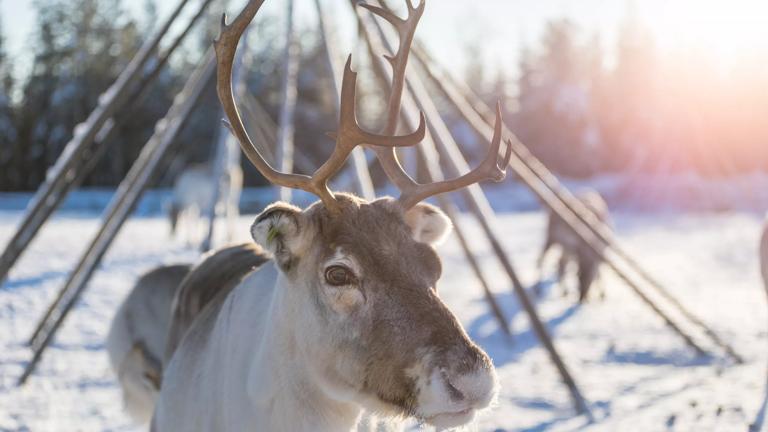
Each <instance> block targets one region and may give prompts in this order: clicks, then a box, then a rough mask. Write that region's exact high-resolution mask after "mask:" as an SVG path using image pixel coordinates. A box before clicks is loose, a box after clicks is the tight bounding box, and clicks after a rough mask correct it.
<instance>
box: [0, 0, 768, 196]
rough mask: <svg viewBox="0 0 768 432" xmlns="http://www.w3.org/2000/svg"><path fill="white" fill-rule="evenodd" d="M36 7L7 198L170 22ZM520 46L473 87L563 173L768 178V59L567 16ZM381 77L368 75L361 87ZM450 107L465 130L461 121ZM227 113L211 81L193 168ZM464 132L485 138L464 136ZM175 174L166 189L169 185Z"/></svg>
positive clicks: (268, 46)
mask: <svg viewBox="0 0 768 432" xmlns="http://www.w3.org/2000/svg"><path fill="white" fill-rule="evenodd" d="M35 8H36V10H37V22H35V23H34V25H35V31H34V32H33V38H32V40H31V41H30V43H29V50H30V52H29V55H30V56H31V59H32V64H31V67H30V69H29V74H28V75H27V76H24V77H18V76H14V75H13V73H12V70H13V67H12V65H13V62H14V59H13V58H12V57H9V56H8V55H7V53H6V51H5V50H4V47H3V36H2V35H3V32H2V29H0V191H29V190H34V189H35V188H36V187H37V186H38V185H39V184H40V183H41V182H42V181H43V180H44V178H45V173H46V170H47V169H48V167H49V166H50V165H52V164H53V163H54V162H55V160H56V159H57V158H58V156H59V155H60V154H61V152H62V150H63V149H64V146H65V145H66V143H67V142H68V141H69V139H70V138H71V136H72V133H73V130H74V128H75V126H76V125H77V124H78V123H80V122H82V121H83V120H84V119H85V118H86V117H87V116H88V114H89V112H90V111H91V110H92V109H93V108H94V107H95V106H96V104H97V102H98V98H99V96H100V95H101V94H102V93H103V92H104V91H106V90H107V89H108V87H109V86H110V85H111V84H112V83H113V82H114V80H115V79H116V78H117V76H118V75H119V73H120V72H121V71H122V69H123V68H124V67H125V66H126V65H127V63H128V62H129V61H130V59H131V57H132V56H133V55H134V54H135V53H136V51H137V50H138V48H139V46H140V44H141V42H142V40H143V39H144V38H145V37H147V35H149V34H151V32H152V30H153V29H155V27H156V26H157V25H159V24H158V22H157V18H156V13H155V10H154V3H153V1H152V0H147V1H146V6H145V9H146V13H145V16H146V18H145V19H142V20H138V19H137V18H136V17H133V16H131V15H130V14H128V13H124V12H125V8H124V5H123V4H122V2H121V0H37V1H36V3H35ZM209 10H210V11H218V10H221V6H219V7H217V6H216V4H214V5H213V6H212V7H211V8H210V9H209ZM119 11H122V12H119ZM218 19H219V18H218V14H216V13H212V12H211V13H209V14H208V16H206V17H205V18H204V19H203V20H202V22H200V23H198V24H197V25H196V27H195V30H194V31H193V34H192V35H190V37H189V38H188V40H187V43H186V44H185V45H184V46H183V47H182V49H180V50H179V51H178V52H177V53H175V54H174V56H173V57H172V59H171V62H170V65H169V66H168V67H167V68H166V69H165V70H164V71H163V73H162V74H161V75H160V77H159V79H157V80H156V81H155V83H154V84H153V89H152V91H151V94H150V97H148V98H146V99H144V100H141V101H138V102H137V103H136V105H135V107H134V109H133V110H132V111H131V113H130V115H129V116H128V118H126V119H124V121H122V122H121V127H120V132H119V133H118V134H117V137H116V138H115V139H114V140H113V141H112V142H110V143H109V144H108V145H109V150H108V151H107V156H106V157H104V158H103V160H102V161H100V163H99V164H98V165H97V166H96V167H95V169H94V170H93V172H92V173H91V174H90V175H89V176H88V177H87V178H86V180H85V182H84V186H86V187H113V186H115V185H117V183H119V181H120V180H121V179H122V178H123V177H124V175H125V173H126V172H127V171H128V169H129V168H130V165H131V163H132V162H133V160H134V159H135V158H136V156H137V155H138V153H139V152H140V150H141V148H142V146H143V145H144V143H145V142H146V140H147V138H148V137H149V136H150V135H151V133H152V131H153V130H154V125H155V122H156V121H157V120H158V119H159V118H161V117H162V116H163V115H164V114H165V112H166V111H167V109H168V107H169V106H170V104H171V102H172V99H173V96H174V95H175V94H176V92H177V91H178V90H179V89H180V88H181V86H182V85H183V83H184V80H185V79H186V74H187V73H188V72H189V71H190V70H191V68H192V67H193V65H194V64H195V63H196V62H197V60H198V59H199V58H200V56H201V55H202V53H203V52H204V51H205V49H207V48H208V46H209V44H210V41H211V40H212V38H213V36H214V35H215V32H216V31H217V27H218ZM280 22H281V20H269V19H265V20H261V21H260V24H259V28H258V29H257V31H253V32H251V34H252V35H253V34H256V33H258V35H259V37H258V38H255V37H252V38H251V39H252V41H253V42H252V43H251V44H250V49H251V50H252V51H253V55H254V58H255V59H257V61H255V62H253V64H252V65H251V66H250V67H249V76H248V83H249V89H250V91H251V92H252V93H253V94H254V95H255V96H256V97H257V98H258V99H259V100H260V101H261V103H262V104H264V106H265V108H266V109H267V111H268V112H269V113H270V115H271V116H272V118H273V119H276V118H277V112H278V104H279V100H278V93H279V92H278V86H279V76H280V70H279V68H280V56H281V53H282V49H281V47H280V45H281V42H282V32H281V29H280V28H279V24H280ZM681 25H684V23H681ZM169 39H170V38H169ZM300 40H301V46H302V51H301V52H302V60H301V62H302V69H301V70H302V72H301V74H300V77H299V104H298V112H297V125H296V131H297V136H296V143H297V146H298V147H299V148H301V149H302V151H303V152H304V153H306V154H307V156H308V158H309V159H310V160H313V161H316V162H317V165H318V166H319V164H320V161H322V160H323V158H324V157H325V156H326V155H327V152H329V151H330V149H331V148H330V146H331V144H330V142H327V141H326V140H325V139H324V138H322V137H323V135H324V133H325V132H326V131H328V130H332V129H333V128H334V123H335V113H334V111H333V107H334V105H333V103H332V100H331V95H330V94H329V90H328V89H329V88H330V83H329V79H328V77H327V76H326V73H325V68H324V64H323V56H322V52H321V50H320V46H319V41H318V40H317V38H316V35H315V34H314V33H312V32H309V31H306V30H303V31H302V33H301V35H300ZM471 42H472V43H471V44H469V45H468V46H471V48H470V49H476V50H480V51H482V42H483V41H482V40H478V41H471ZM163 48H164V47H163V46H162V45H161V50H162V49H163ZM510 49H515V50H517V49H522V51H521V55H520V59H521V60H520V62H519V65H518V70H514V71H508V70H500V69H499V68H494V67H492V66H491V67H489V66H488V64H487V63H485V62H483V61H482V58H483V56H482V55H472V56H468V58H471V59H475V60H474V61H471V62H470V63H469V64H468V65H467V67H466V69H465V70H464V71H460V73H459V75H460V78H462V79H464V80H465V81H466V82H467V83H468V84H469V85H470V86H471V87H473V88H474V89H475V90H476V91H477V92H479V93H480V94H481V95H483V97H484V98H485V99H486V100H487V101H488V102H489V103H495V101H496V100H502V102H503V104H504V107H505V109H506V111H507V113H506V118H507V120H508V122H509V124H510V126H512V128H513V130H514V131H515V132H516V134H517V135H518V137H519V138H520V139H521V141H523V142H524V143H525V144H526V145H527V146H528V147H529V148H530V149H531V150H532V151H533V153H534V154H536V155H537V156H538V157H540V158H541V159H542V161H543V162H544V163H545V164H547V165H548V166H549V167H550V168H551V169H552V170H553V171H555V172H556V173H557V174H560V175H564V176H567V177H572V178H587V177H590V176H593V175H596V174H604V173H627V174H631V175H634V174H643V173H657V174H658V173H664V174H666V173H687V172H696V173H698V174H700V175H703V176H707V177H724V176H734V175H739V174H745V173H752V172H756V171H763V172H765V171H768V122H766V120H765V119H766V118H768V61H765V60H767V59H768V53H765V55H764V56H763V57H761V58H745V59H744V60H743V61H741V62H740V63H739V64H737V65H734V66H733V67H732V68H731V69H730V70H728V71H723V70H722V69H721V68H719V67H718V65H717V64H714V62H713V60H711V59H710V58H708V57H707V56H706V53H701V52H678V53H668V52H662V50H660V49H658V48H657V46H656V44H655V43H654V40H653V38H652V37H651V36H650V35H649V33H648V32H647V31H646V30H645V29H644V28H643V26H642V25H641V24H640V23H638V22H637V21H636V20H633V19H632V17H628V18H627V19H626V21H625V22H624V23H622V25H621V27H620V30H619V35H618V38H617V42H616V46H615V47H612V48H611V49H610V52H606V51H607V50H605V49H604V47H603V45H602V43H601V41H600V40H599V38H598V37H596V36H590V35H588V34H585V32H584V30H583V29H580V28H578V27H577V26H575V25H574V24H572V23H571V22H569V21H567V20H559V21H553V22H551V23H550V24H549V25H548V26H547V29H546V31H545V32H544V34H543V35H542V37H541V39H540V40H539V41H538V43H536V44H535V45H533V46H524V47H510ZM368 83H370V80H369V79H366V78H363V79H362V84H361V85H364V84H368ZM369 92H370V93H373V92H374V90H373V89H371V90H370V91H369ZM362 93H364V94H365V93H366V91H363V92H362ZM372 100H378V99H376V98H372ZM368 105H370V104H368ZM366 108H367V107H366V104H363V109H364V111H363V112H362V113H361V117H363V120H364V122H368V123H369V124H372V123H374V122H375V117H376V114H377V113H376V111H377V110H376V109H367V110H366ZM368 108H370V107H368ZM444 108H445V109H446V114H447V118H448V119H449V120H451V121H450V123H451V125H452V127H454V128H456V130H457V131H458V132H461V128H462V125H461V123H460V122H459V121H458V119H457V118H456V116H455V115H452V114H451V113H450V110H449V109H448V107H447V106H444ZM219 118H220V114H219V110H218V103H217V100H216V95H215V90H214V88H213V83H211V84H210V88H209V89H208V91H207V92H206V94H205V96H204V98H203V100H202V101H201V103H200V104H199V106H198V107H197V109H196V110H195V113H194V116H193V118H192V119H191V121H190V122H189V124H188V125H187V127H185V129H184V131H183V133H182V134H181V136H180V138H179V139H180V140H181V141H182V146H181V148H182V151H181V152H180V153H179V154H178V155H181V156H180V157H182V158H183V160H184V161H185V162H202V161H205V160H207V159H208V158H209V156H210V155H211V152H212V150H211V148H212V145H213V142H214V137H215V134H216V133H217V130H218V127H219ZM459 136H461V137H462V138H465V139H466V140H468V141H469V140H472V139H474V138H473V137H472V136H471V134H467V133H460V134H459ZM462 144H464V147H465V150H466V151H467V152H468V153H472V152H473V150H476V152H477V153H478V155H476V156H479V155H481V154H482V151H481V149H480V147H479V146H477V145H476V144H473V143H469V142H465V143H462ZM468 156H470V158H471V159H472V158H473V157H472V156H473V155H472V154H470V155H468ZM168 163H169V166H179V165H183V164H179V163H176V164H171V163H170V161H169V162H168ZM172 171H173V170H167V172H166V175H165V176H164V178H163V179H159V182H160V183H161V184H168V183H169V182H170V181H171V180H172V177H173V174H174V173H173V172H172ZM246 173H247V177H246V184H247V185H257V184H261V180H260V178H259V177H258V175H256V173H255V172H254V171H253V170H249V169H246Z"/></svg>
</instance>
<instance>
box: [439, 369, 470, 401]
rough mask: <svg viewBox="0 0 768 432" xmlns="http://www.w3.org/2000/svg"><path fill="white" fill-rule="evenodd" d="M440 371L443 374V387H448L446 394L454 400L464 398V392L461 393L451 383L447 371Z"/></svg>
mask: <svg viewBox="0 0 768 432" xmlns="http://www.w3.org/2000/svg"><path fill="white" fill-rule="evenodd" d="M441 372H442V375H443V382H444V383H445V387H446V388H447V389H448V395H449V396H450V398H451V400H452V401H454V402H458V401H462V400H464V399H465V397H464V393H462V392H461V390H459V389H457V388H456V386H454V385H453V383H452V382H451V379H450V377H449V376H448V373H447V372H446V371H445V370H442V371H441Z"/></svg>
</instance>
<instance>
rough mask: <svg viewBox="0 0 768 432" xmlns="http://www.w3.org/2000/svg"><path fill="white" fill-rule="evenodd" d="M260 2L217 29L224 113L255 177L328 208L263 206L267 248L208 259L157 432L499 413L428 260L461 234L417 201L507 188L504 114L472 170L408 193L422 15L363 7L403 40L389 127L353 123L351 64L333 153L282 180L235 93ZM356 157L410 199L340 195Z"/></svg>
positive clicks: (455, 421) (196, 276) (436, 265)
mask: <svg viewBox="0 0 768 432" xmlns="http://www.w3.org/2000/svg"><path fill="white" fill-rule="evenodd" d="M263 2H264V0H251V1H249V3H248V4H247V6H246V7H245V9H244V10H243V12H242V13H241V14H240V15H239V16H238V17H237V18H236V19H235V20H234V21H233V22H232V23H231V24H226V22H224V23H223V24H222V27H223V28H222V32H221V34H220V36H219V38H218V39H217V41H216V43H215V48H216V54H217V59H218V79H217V90H218V93H219V99H220V100H221V102H222V105H223V107H224V112H225V113H226V115H227V118H228V120H229V123H230V125H229V126H230V128H231V131H232V133H233V134H234V135H235V136H236V137H237V138H238V141H239V143H240V145H241V147H242V149H243V151H244V152H245V153H246V155H247V156H248V158H249V159H250V160H251V162H252V163H253V164H254V166H255V167H256V168H257V169H258V170H259V171H260V172H261V173H262V174H263V175H264V176H265V177H266V178H267V179H268V180H270V181H271V182H272V183H274V184H276V185H280V186H284V187H291V188H295V189H301V190H304V191H307V192H311V193H313V194H315V195H317V196H318V197H319V198H320V200H319V201H318V202H316V203H315V204H313V205H311V206H309V207H308V208H306V209H304V210H302V209H300V208H297V207H294V206H292V205H289V204H286V203H275V204H273V205H271V206H269V207H268V208H267V209H266V210H265V211H264V212H262V213H261V214H260V215H259V216H258V217H257V218H256V220H255V222H254V224H253V226H252V227H251V234H252V237H253V240H254V241H255V243H256V244H257V245H258V247H253V246H252V247H251V249H250V251H249V252H248V253H245V254H237V255H238V258H234V257H233V256H231V254H229V253H228V252H227V251H221V252H217V253H214V254H212V255H210V256H209V257H208V258H207V259H206V260H205V261H204V262H203V263H202V264H201V265H199V266H198V267H196V268H195V269H194V270H193V271H192V273H191V274H190V275H189V276H188V277H187V279H186V281H187V282H188V284H187V283H185V285H186V286H187V289H188V290H189V292H209V293H212V294H211V295H210V296H206V297H208V298H210V301H209V302H208V304H207V306H205V307H204V308H203V309H202V310H201V311H200V312H198V313H195V314H192V315H194V317H192V319H191V320H190V319H188V318H184V316H183V315H184V314H183V313H182V312H183V311H182V310H181V308H179V307H176V308H175V309H174V317H173V318H172V321H173V323H172V324H171V327H172V328H173V326H174V323H177V322H178V323H181V327H182V328H187V329H186V330H182V331H180V332H179V333H180V334H182V336H181V337H180V340H179V342H178V345H177V346H175V347H173V346H172V345H171V341H169V347H168V348H169V350H170V352H171V357H170V360H169V362H168V364H167V365H166V367H165V369H164V375H163V381H162V387H161V391H160V397H159V400H158V404H157V407H156V410H155V415H154V418H153V422H152V430H155V431H163V432H166V431H176V430H178V431H185V432H187V431H210V430H216V431H222V432H228V431H238V432H239V431H244V430H263V431H318V432H323V431H334V432H336V431H350V430H353V428H355V427H356V425H357V424H358V422H359V420H360V416H361V413H362V411H363V410H368V411H371V412H375V413H377V414H379V415H383V416H387V417H392V418H395V419H397V418H400V419H402V418H408V417H415V418H417V419H419V420H420V421H423V422H425V423H428V424H431V425H434V426H436V427H437V428H439V429H444V428H451V427H457V426H461V425H463V424H466V423H468V422H470V421H471V420H472V419H473V418H474V416H475V415H476V412H477V411H478V410H482V409H484V408H486V407H488V406H489V404H490V403H491V402H492V401H493V400H494V398H495V397H496V394H497V391H498V380H497V377H496V373H495V369H494V367H493V364H492V362H491V360H490V358H489V357H488V356H487V354H486V353H485V352H483V350H482V349H480V347H478V346H477V345H476V344H474V343H473V342H472V341H471V340H470V339H469V337H468V336H467V334H466V332H465V331H464V329H463V328H462V326H461V324H460V323H459V322H458V320H457V318H456V317H455V316H454V315H453V314H452V313H451V312H450V311H449V310H448V308H447V307H446V305H445V304H444V303H443V302H442V301H441V300H440V298H439V297H438V294H437V293H438V291H437V281H438V280H439V278H440V274H441V262H440V259H439V257H438V255H437V253H436V252H435V250H434V247H435V246H436V245H437V244H439V243H440V242H441V241H442V240H443V239H444V238H445V237H446V236H447V235H448V233H449V232H450V228H451V224H450V221H449V220H448V218H447V217H446V216H445V215H444V214H443V213H442V212H441V211H440V210H439V209H437V208H436V207H433V206H431V205H428V204H424V203H421V201H422V200H424V199H427V198H428V197H430V196H434V195H437V194H440V193H445V192H450V191H453V190H457V189H459V188H463V187H466V186H468V185H471V184H473V183H476V182H479V181H483V180H487V179H490V180H496V181H499V180H501V179H503V178H504V176H505V172H504V169H503V168H502V167H505V166H506V165H507V163H508V161H509V158H510V156H511V154H510V152H511V147H508V148H507V151H506V156H505V160H503V161H502V164H501V165H500V164H499V162H500V161H499V156H498V155H499V150H500V147H501V141H502V139H501V112H500V109H499V110H498V111H497V119H496V127H495V133H494V137H493V140H492V144H491V146H490V150H489V152H488V155H487V157H486V159H485V160H484V161H483V163H482V164H481V165H480V166H479V167H478V168H476V169H474V170H472V171H471V172H469V173H467V174H465V175H463V176H461V177H459V178H456V179H452V180H447V181H441V182H437V183H429V184H418V183H416V182H415V181H413V180H412V179H411V178H410V177H409V176H408V175H407V174H406V173H405V171H403V169H402V167H401V165H400V163H399V162H398V160H397V156H396V154H395V148H397V147H404V146H413V145H416V144H417V143H419V142H420V141H421V140H422V139H423V138H424V135H425V132H426V131H425V128H426V125H425V119H424V117H423V115H422V116H421V119H420V124H419V127H418V129H417V130H416V131H415V132H414V133H412V134H409V135H404V136H394V135H393V134H394V133H395V130H396V128H397V123H398V118H399V116H400V101H401V97H402V91H403V86H404V80H405V69H406V64H407V60H408V55H409V52H410V44H411V41H412V40H413V35H414V32H415V30H416V26H417V24H418V21H419V19H420V18H421V16H422V14H423V11H424V3H423V1H422V2H421V3H420V4H419V6H418V7H415V6H414V5H413V4H411V2H410V1H409V2H408V17H407V18H406V19H401V18H399V17H397V16H395V15H393V14H392V13H390V12H388V11H385V10H383V9H380V8H377V7H373V6H368V5H363V7H365V8H367V9H369V10H370V11H371V12H373V13H375V14H377V15H379V16H380V17H382V18H384V19H386V20H387V21H389V22H390V23H391V24H393V25H394V27H395V29H396V30H397V32H398V34H399V36H400V48H399V50H398V52H397V53H395V55H393V56H392V57H390V58H389V61H390V64H391V65H392V67H393V71H394V73H393V84H392V87H391V94H390V98H389V104H388V106H387V108H388V109H387V112H388V118H387V126H386V128H385V129H384V131H383V132H382V134H380V135H379V134H373V133H370V132H366V131H364V130H363V129H362V128H361V127H360V126H359V125H358V124H357V121H356V118H355V89H356V74H355V73H354V72H353V71H352V69H351V61H350V60H348V61H347V65H346V67H345V70H344V78H343V81H342V92H341V93H342V94H341V109H340V113H341V115H340V119H339V128H338V130H337V133H336V147H335V149H334V151H333V153H332V155H331V156H330V158H329V159H328V160H327V161H326V162H325V163H324V164H323V165H322V166H321V167H320V168H319V169H318V170H317V171H316V172H315V173H314V174H313V175H312V176H311V177H309V176H303V175H297V174H289V173H282V172H278V171H276V170H274V169H273V168H272V167H271V166H270V165H269V164H268V163H267V162H266V161H265V159H264V158H263V157H262V155H261V154H260V153H259V152H258V150H257V149H256V148H255V147H254V146H253V143H252V142H251V141H250V139H249V138H248V135H247V133H246V132H245V129H244V127H243V123H242V120H241V118H240V115H239V113H238V110H237V108H236V103H235V100H234V97H233V94H232V83H231V73H232V62H233V58H234V55H235V50H236V47H237V43H238V41H239V39H240V37H241V36H242V34H243V32H244V31H245V28H246V27H247V25H248V24H249V23H250V22H251V21H252V20H253V18H254V16H255V15H256V13H257V12H258V10H259V8H260V7H261V6H262V4H263ZM360 145H368V146H370V148H371V149H372V150H373V151H374V152H375V153H376V155H377V157H378V159H379V161H380V162H381V164H382V166H383V168H384V171H385V173H386V174H387V176H388V177H389V178H390V179H391V180H392V182H393V183H394V184H395V185H397V186H398V188H399V189H400V190H401V192H402V194H401V196H400V198H399V199H393V198H382V199H378V200H375V201H372V202H368V201H366V200H363V199H361V198H357V197H355V196H352V195H349V194H344V193H333V192H331V191H330V189H329V188H328V181H329V179H330V178H331V177H333V176H334V175H335V174H336V173H337V172H338V171H339V170H340V169H341V168H342V166H343V165H344V163H345V161H346V160H347V158H348V157H349V155H350V153H351V152H352V150H354V149H355V148H356V147H357V146H360ZM194 281H197V282H194ZM193 282H194V284H193ZM182 289H184V288H182ZM181 292H182V291H180V293H181ZM173 333H174V331H173V330H172V332H171V334H173ZM172 339H174V340H175V338H172Z"/></svg>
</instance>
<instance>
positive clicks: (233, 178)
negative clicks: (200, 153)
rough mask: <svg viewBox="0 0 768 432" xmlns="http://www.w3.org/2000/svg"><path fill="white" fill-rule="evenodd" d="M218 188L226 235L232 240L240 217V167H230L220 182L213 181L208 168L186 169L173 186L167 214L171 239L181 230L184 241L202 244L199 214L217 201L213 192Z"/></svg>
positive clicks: (213, 177)
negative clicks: (222, 205)
mask: <svg viewBox="0 0 768 432" xmlns="http://www.w3.org/2000/svg"><path fill="white" fill-rule="evenodd" d="M217 187H221V188H222V189H221V194H222V195H221V196H220V197H219V199H220V201H221V202H223V203H225V208H224V213H225V215H226V220H227V235H228V236H229V237H230V238H231V237H232V233H233V232H234V224H235V220H236V219H237V217H238V216H239V214H240V213H239V202H240V192H241V191H242V188H243V171H242V169H240V167H239V166H237V165H234V166H231V167H229V168H228V169H227V170H225V172H224V178H223V179H222V182H219V180H217V179H216V178H215V175H214V169H213V166H212V165H211V164H198V165H191V166H189V167H187V168H186V169H185V170H184V171H182V173H181V174H180V175H179V177H177V178H176V181H175V182H174V185H173V199H172V201H171V204H170V208H169V211H168V218H169V222H170V225H171V236H175V235H176V233H177V231H178V232H180V231H181V228H182V227H183V228H184V232H185V237H186V241H187V243H188V244H190V245H191V244H194V243H197V242H199V241H200V240H201V235H202V232H201V227H202V224H201V223H200V220H201V214H202V213H203V212H205V211H207V210H208V209H209V208H211V205H212V204H213V203H212V201H213V200H214V199H216V189H215V188H217Z"/></svg>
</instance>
